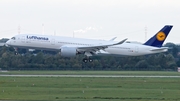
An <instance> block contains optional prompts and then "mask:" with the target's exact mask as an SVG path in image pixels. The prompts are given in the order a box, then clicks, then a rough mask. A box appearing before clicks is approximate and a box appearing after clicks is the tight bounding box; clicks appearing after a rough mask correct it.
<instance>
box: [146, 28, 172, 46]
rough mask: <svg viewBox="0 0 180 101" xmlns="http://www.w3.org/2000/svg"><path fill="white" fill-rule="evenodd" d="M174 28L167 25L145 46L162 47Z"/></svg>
mask: <svg viewBox="0 0 180 101" xmlns="http://www.w3.org/2000/svg"><path fill="white" fill-rule="evenodd" d="M172 27H173V26H172V25H165V26H164V27H163V28H162V29H161V30H160V31H159V32H157V33H156V34H155V35H154V36H153V37H151V38H150V39H149V40H148V41H147V42H145V43H144V45H148V46H154V47H162V44H163V43H164V41H165V39H166V38H167V36H168V34H169V32H170V31H171V29H172Z"/></svg>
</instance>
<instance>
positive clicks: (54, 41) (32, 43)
mask: <svg viewBox="0 0 180 101" xmlns="http://www.w3.org/2000/svg"><path fill="white" fill-rule="evenodd" d="M32 36H36V35H32V34H31V35H29V34H21V35H16V36H15V39H10V40H9V41H7V45H9V46H13V47H21V48H28V49H42V50H57V51H58V50H60V48H61V47H62V46H72V47H78V46H93V45H101V44H102V45H103V44H113V43H115V42H114V41H104V40H94V39H83V38H72V37H61V36H48V35H41V38H31V37H32ZM156 49H157V50H156ZM158 49H160V48H158V47H152V46H147V45H142V44H137V43H123V44H120V45H114V46H109V47H108V48H105V49H104V50H103V52H101V51H98V52H97V55H98V54H102V55H119V56H140V55H146V54H154V53H160V52H166V51H167V49H164V50H158ZM152 50H156V51H152Z"/></svg>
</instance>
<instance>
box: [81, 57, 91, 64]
mask: <svg viewBox="0 0 180 101" xmlns="http://www.w3.org/2000/svg"><path fill="white" fill-rule="evenodd" d="M83 62H84V63H87V62H93V60H92V59H91V58H84V59H83Z"/></svg>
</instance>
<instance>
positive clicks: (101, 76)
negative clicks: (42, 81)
mask: <svg viewBox="0 0 180 101" xmlns="http://www.w3.org/2000/svg"><path fill="white" fill-rule="evenodd" d="M0 77H92V78H94V77H95V78H99V77H100V78H180V76H158V75H157V76H147V75H145V76H142V75H141V76H138V75H7V74H6V75H0Z"/></svg>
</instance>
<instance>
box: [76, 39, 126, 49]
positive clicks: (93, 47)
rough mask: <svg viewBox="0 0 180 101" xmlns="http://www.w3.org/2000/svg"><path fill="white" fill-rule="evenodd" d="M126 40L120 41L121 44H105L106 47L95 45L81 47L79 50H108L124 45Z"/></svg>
mask: <svg viewBox="0 0 180 101" xmlns="http://www.w3.org/2000/svg"><path fill="white" fill-rule="evenodd" d="M126 40H127V38H126V39H124V40H122V41H120V42H118V43H114V44H104V45H103V44H101V45H93V46H79V47H78V49H80V50H82V49H83V50H101V49H105V48H107V47H109V46H114V45H120V44H122V43H124V42H125V41H126Z"/></svg>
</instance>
